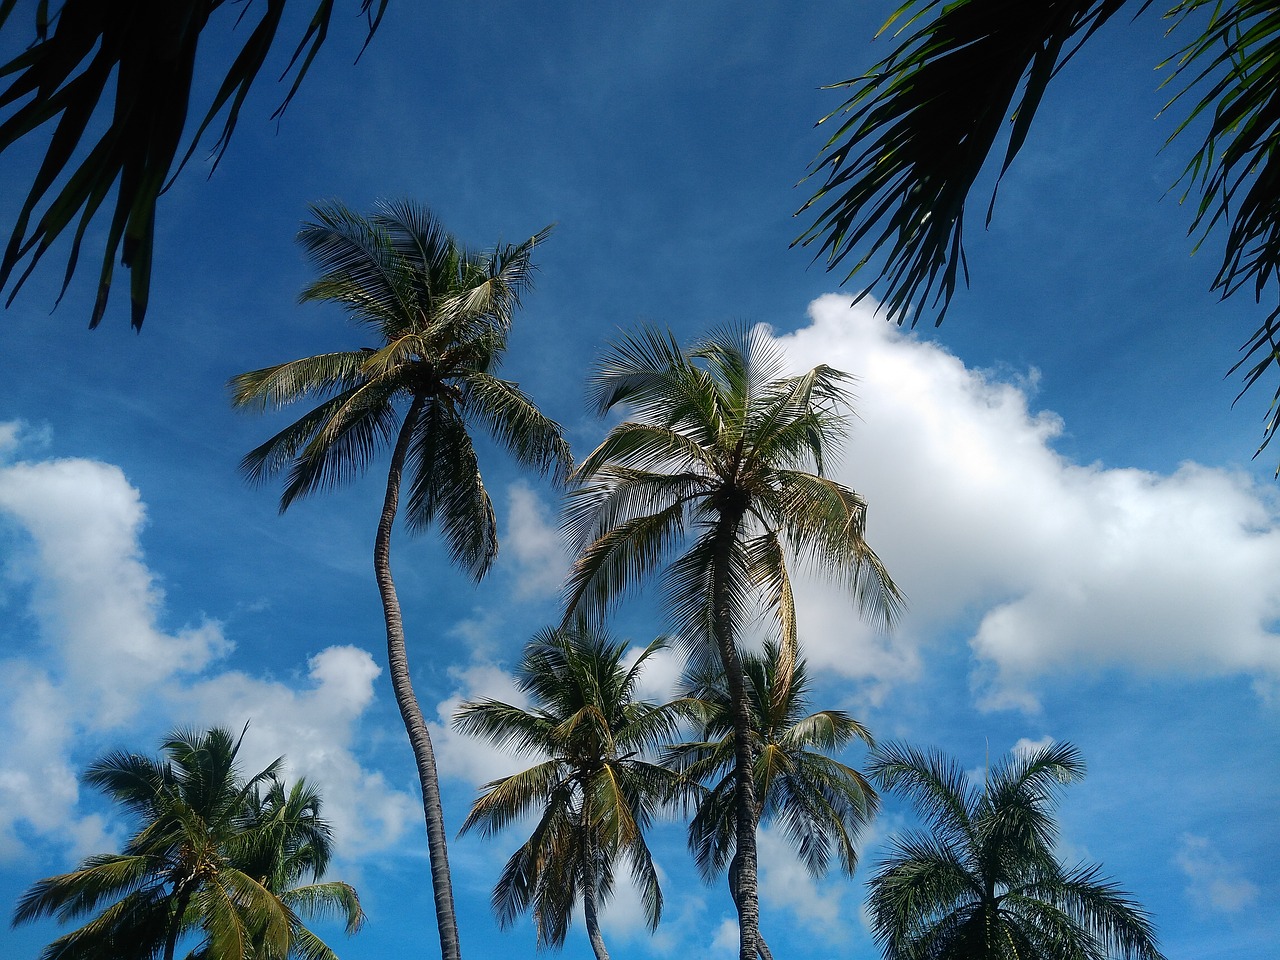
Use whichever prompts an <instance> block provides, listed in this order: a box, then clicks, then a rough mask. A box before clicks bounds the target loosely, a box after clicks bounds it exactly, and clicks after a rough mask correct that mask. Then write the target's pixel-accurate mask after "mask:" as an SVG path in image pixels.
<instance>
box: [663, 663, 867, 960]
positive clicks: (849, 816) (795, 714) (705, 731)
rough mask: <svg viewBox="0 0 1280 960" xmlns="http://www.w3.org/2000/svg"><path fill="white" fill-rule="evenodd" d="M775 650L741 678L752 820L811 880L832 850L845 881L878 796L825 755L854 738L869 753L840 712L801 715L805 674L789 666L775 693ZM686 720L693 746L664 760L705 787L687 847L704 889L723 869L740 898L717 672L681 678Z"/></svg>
mask: <svg viewBox="0 0 1280 960" xmlns="http://www.w3.org/2000/svg"><path fill="white" fill-rule="evenodd" d="M780 661H781V650H780V648H779V647H778V646H777V644H775V643H772V642H769V643H766V644H765V648H764V653H763V655H760V654H744V655H743V656H742V667H743V673H744V675H745V678H746V682H747V696H748V697H749V699H750V701H751V736H752V741H753V742H752V752H753V754H754V755H755V758H756V759H755V770H754V774H755V797H756V812H755V816H756V821H757V822H758V823H769V822H775V821H776V822H778V823H779V824H780V826H781V829H782V832H783V834H784V835H785V836H786V837H787V839H788V840H789V841H790V842H791V843H792V845H793V846H794V847H795V848H796V850H797V852H798V853H799V854H800V859H801V861H802V862H803V863H804V865H805V866H806V867H807V868H808V870H809V872H810V873H811V874H812V875H813V876H815V877H816V876H822V875H824V874H825V873H826V872H827V868H828V866H829V865H830V861H831V853H832V850H833V848H834V850H835V853H836V856H837V858H838V861H839V864H840V867H841V869H843V870H844V872H845V873H846V874H848V875H850V876H852V875H853V872H854V870H855V868H856V867H857V864H858V848H857V840H858V834H859V833H860V832H861V830H862V828H863V827H865V826H866V825H867V824H868V823H869V822H870V821H871V819H872V818H873V817H874V816H875V812H876V809H877V807H878V806H879V797H878V796H877V795H876V792H875V789H874V788H873V787H872V786H871V784H870V783H868V782H867V780H866V778H865V777H863V776H862V774H860V773H859V772H858V771H857V770H855V769H853V768H852V767H850V766H848V765H846V764H844V763H841V762H840V761H838V760H835V759H833V758H832V757H830V756H828V753H830V752H832V751H837V750H842V749H844V748H845V747H847V746H849V745H850V744H851V743H852V742H853V741H855V740H861V741H862V742H864V743H866V744H867V745H868V746H875V742H874V741H873V740H872V737H871V734H870V733H869V732H868V731H867V728H866V727H864V726H863V725H862V724H861V723H859V722H858V721H857V720H855V719H854V718H853V717H851V716H849V715H848V714H847V713H845V712H843V711H841V710H820V711H818V712H816V713H806V711H807V709H808V691H809V676H808V671H807V669H806V667H805V661H804V660H803V659H800V660H797V661H796V664H795V667H794V669H793V671H792V675H791V679H790V682H789V683H787V684H786V685H785V686H781V685H780V680H781V677H780V676H779V672H778V668H779V665H780ZM685 691H686V698H687V699H686V700H685V703H686V707H685V709H686V712H689V713H690V714H692V715H693V716H694V717H696V718H697V722H698V726H699V731H700V733H701V736H702V739H701V740H700V741H695V742H690V743H682V744H679V745H677V746H675V747H673V748H672V749H671V750H670V751H669V752H668V755H667V760H668V762H670V763H672V764H673V765H675V766H676V767H677V768H678V769H680V770H681V771H683V772H684V773H685V775H686V776H689V777H690V778H692V779H694V780H697V781H699V782H703V783H709V786H708V788H707V790H706V792H705V793H703V794H701V796H700V797H699V799H698V804H697V809H696V811H695V813H694V816H693V819H692V820H691V822H690V824H689V847H690V849H692V850H693V853H694V858H695V860H696V861H697V864H698V869H699V870H700V871H701V872H702V876H703V878H704V879H705V880H707V882H710V881H711V880H713V879H714V878H715V877H716V876H717V875H718V874H719V873H720V872H721V871H723V870H724V869H725V866H726V865H728V867H729V871H728V876H729V892H730V894H731V895H732V896H733V899H734V902H735V903H736V902H737V901H738V899H739V894H738V880H739V878H740V874H741V870H740V868H739V866H738V862H737V857H736V856H735V849H736V845H735V838H736V836H737V805H736V804H735V802H734V796H735V779H734V749H733V703H732V701H731V699H730V697H729V691H728V688H727V686H726V684H725V680H724V674H723V673H721V672H720V671H718V670H711V671H705V670H704V671H701V672H696V673H694V674H692V675H691V676H689V677H688V678H687V682H686V685H685ZM759 948H760V955H761V957H764V958H765V960H768V958H769V956H770V954H769V951H768V948H767V946H766V945H765V940H764V937H763V935H761V936H760V938H759Z"/></svg>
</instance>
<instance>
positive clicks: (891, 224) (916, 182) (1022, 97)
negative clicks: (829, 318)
mask: <svg viewBox="0 0 1280 960" xmlns="http://www.w3.org/2000/svg"><path fill="white" fill-rule="evenodd" d="M1153 5H1155V4H1154V0H1055V2H1052V3H1049V2H1041V3H1009V2H1008V0H905V2H902V3H900V4H895V5H894V6H895V9H894V13H893V15H892V16H891V17H890V18H889V20H888V22H886V23H885V25H884V27H882V28H881V32H882V33H883V32H885V31H888V30H892V29H896V30H897V35H898V37H899V38H900V39H898V40H896V41H895V45H894V47H893V48H892V51H891V52H890V53H889V55H888V56H887V57H885V58H884V59H883V60H881V61H880V62H879V63H877V64H876V65H875V66H873V67H872V68H871V69H870V70H868V71H867V72H866V73H863V74H861V75H859V76H856V77H853V78H851V79H848V80H845V81H842V82H840V83H837V84H834V85H833V86H835V87H840V88H845V89H848V90H849V91H850V95H849V98H848V99H847V100H846V101H845V102H844V104H843V105H842V106H841V107H840V108H839V109H837V110H836V111H834V112H833V113H831V114H830V115H829V116H827V117H825V118H824V119H823V121H822V122H823V123H827V122H831V123H832V124H833V125H835V126H836V127H837V129H836V130H835V131H834V132H833V133H832V135H831V137H830V139H829V140H828V141H827V143H826V145H825V146H824V148H823V150H822V153H821V155H820V156H819V158H818V160H817V162H816V163H815V165H814V169H813V173H812V175H814V176H821V177H824V178H825V179H824V180H823V182H822V185H821V186H820V187H819V188H818V189H817V191H816V192H815V193H814V195H813V196H812V197H811V198H810V199H809V200H808V202H807V203H806V204H805V207H804V209H805V210H810V211H812V213H813V214H814V221H813V223H812V225H811V226H810V227H809V229H808V230H807V231H806V232H805V233H804V234H803V235H802V236H800V237H799V238H798V239H797V240H796V241H795V243H798V244H801V245H808V244H816V246H817V248H818V252H817V254H816V256H817V257H819V258H822V259H825V261H826V263H827V268H828V269H835V268H837V267H839V266H840V265H841V264H843V263H845V262H848V263H852V264H854V266H853V268H852V269H851V270H850V271H849V274H848V276H847V277H846V279H849V278H852V277H853V275H854V274H856V273H858V272H859V271H860V270H862V268H863V267H865V266H867V265H868V264H872V265H873V269H875V270H877V271H878V273H877V276H876V277H875V278H874V279H873V280H871V281H870V282H869V283H867V284H866V285H865V292H864V293H863V294H860V296H865V295H866V294H867V293H872V292H877V291H878V293H879V295H880V296H881V297H882V299H883V303H884V307H885V309H886V311H887V313H888V315H889V317H890V318H892V319H894V320H897V321H898V322H899V323H902V322H903V321H904V320H906V319H908V318H909V319H910V320H911V322H912V324H914V323H915V322H916V321H917V320H918V319H919V318H920V317H921V316H922V315H923V314H924V312H925V311H926V310H932V309H934V308H937V321H938V322H939V323H940V322H941V321H942V317H943V315H944V314H945V312H946V307H947V304H948V303H949V302H950V300H951V298H952V295H953V294H954V293H955V289H956V284H957V282H958V279H959V277H960V275H961V274H963V275H964V276H965V278H966V280H967V278H968V267H967V264H966V261H965V256H964V245H963V234H964V214H965V207H966V204H967V202H968V199H969V193H970V192H971V190H972V189H973V186H974V184H975V183H976V182H977V180H978V177H979V174H980V173H981V171H982V170H983V168H984V166H985V165H986V162H987V160H988V159H989V158H991V157H992V155H993V154H997V153H999V152H1003V157H1002V158H1001V164H1000V171H999V174H1000V176H1003V175H1004V173H1005V172H1007V171H1008V169H1009V167H1010V166H1011V165H1012V163H1013V161H1014V158H1015V157H1016V156H1017V154H1018V152H1019V151H1020V150H1021V148H1022V145H1023V143H1024V142H1025V141H1026V137H1027V133H1028V131H1029V130H1030V127H1031V124H1032V121H1033V119H1034V117H1035V114H1036V110H1037V109H1038V108H1039V106H1040V103H1041V100H1042V99H1043V97H1044V93H1045V91H1046V89H1047V87H1048V86H1049V85H1050V83H1051V82H1052V80H1053V78H1054V77H1055V76H1057V74H1058V71H1059V69H1061V68H1062V66H1063V65H1064V64H1065V63H1066V62H1067V61H1068V60H1069V59H1070V58H1071V57H1072V56H1073V55H1074V54H1075V52H1076V50H1077V49H1079V47H1080V45H1081V44H1083V43H1086V42H1088V40H1089V39H1090V38H1091V37H1092V36H1093V35H1094V33H1095V32H1096V31H1097V30H1098V29H1099V28H1100V27H1102V26H1103V24H1105V23H1106V22H1107V21H1108V20H1110V19H1111V18H1112V17H1115V16H1116V15H1117V14H1120V13H1122V12H1129V13H1131V15H1132V16H1134V17H1136V16H1138V15H1140V14H1142V13H1144V12H1146V11H1147V9H1148V8H1149V7H1151V6H1153ZM1160 6H1161V7H1162V8H1163V10H1164V15H1165V19H1166V20H1167V21H1168V22H1170V24H1171V25H1172V29H1170V31H1169V35H1170V38H1171V39H1172V40H1173V41H1174V42H1175V44H1176V41H1177V39H1178V38H1179V37H1185V42H1183V43H1181V44H1176V45H1175V46H1171V47H1170V49H1169V50H1168V51H1167V53H1166V54H1165V55H1163V56H1162V57H1161V58H1160V59H1162V60H1163V63H1162V64H1161V66H1163V65H1165V64H1173V65H1174V66H1173V71H1174V72H1173V74H1172V75H1171V77H1170V79H1175V78H1176V82H1177V83H1178V84H1180V85H1181V86H1182V89H1181V90H1180V91H1179V92H1178V93H1177V94H1176V95H1174V96H1173V97H1172V101H1171V103H1170V106H1171V107H1172V106H1175V103H1176V106H1177V107H1178V108H1181V109H1183V110H1184V111H1185V114H1186V119H1185V120H1183V121H1182V123H1181V124H1180V125H1179V126H1178V127H1177V128H1176V131H1175V136H1178V135H1181V134H1182V133H1183V131H1184V130H1187V128H1188V127H1191V129H1192V130H1193V131H1197V132H1193V133H1191V134H1189V135H1191V136H1200V135H1201V134H1200V132H1199V131H1203V136H1204V141H1203V143H1201V144H1199V145H1193V150H1192V152H1191V156H1190V159H1189V160H1188V163H1187V166H1186V168H1185V170H1184V173H1183V176H1182V182H1183V186H1184V187H1185V193H1186V194H1192V193H1196V194H1199V203H1198V204H1196V205H1195V207H1194V209H1195V213H1194V218H1193V221H1192V225H1191V232H1192V233H1195V234H1200V235H1201V240H1200V241H1199V242H1203V239H1205V238H1207V237H1208V236H1209V235H1210V234H1211V233H1213V234H1215V235H1216V234H1217V233H1218V231H1216V230H1215V228H1216V227H1218V226H1219V225H1220V224H1221V225H1222V226H1224V227H1225V228H1226V229H1225V231H1223V232H1222V235H1223V236H1224V238H1225V245H1224V246H1225V249H1224V252H1223V257H1222V265H1221V267H1220V268H1219V270H1218V274H1217V276H1216V278H1215V279H1214V283H1213V289H1214V290H1216V291H1218V292H1220V293H1221V294H1222V296H1223V297H1224V298H1225V297H1228V296H1230V295H1232V294H1234V293H1235V292H1236V291H1238V290H1240V289H1241V288H1244V289H1246V290H1249V291H1251V292H1252V293H1253V295H1254V297H1255V298H1256V299H1257V300H1258V301H1259V302H1261V300H1262V296H1263V293H1264V291H1265V290H1266V289H1267V288H1268V287H1271V288H1272V290H1273V292H1274V290H1275V288H1274V287H1273V286H1272V285H1273V284H1274V282H1275V281H1276V280H1277V279H1280V189H1277V187H1278V185H1280V151H1278V150H1277V149H1276V145H1277V128H1276V124H1275V111H1276V107H1277V103H1280V72H1277V71H1276V70H1275V68H1274V64H1275V60H1276V57H1277V55H1278V54H1280V18H1277V17H1276V16H1275V4H1274V3H1273V2H1271V0H1167V2H1166V3H1165V4H1161V5H1160ZM903 34H905V36H903ZM1178 101H1181V102H1178ZM1200 119H1204V120H1206V121H1207V122H1204V123H1199V122H1194V121H1197V120H1200ZM1006 131H1007V133H1006ZM1006 136H1007V141H1006V139H1005V138H1006ZM1001 144H1003V150H1002V151H1001V147H1000V145H1001ZM994 207H995V197H994V195H993V196H992V199H991V203H990V205H989V206H988V208H987V219H988V221H989V220H990V218H991V215H992V212H993V210H994ZM1277 336H1280V308H1271V309H1269V310H1268V312H1267V314H1266V316H1265V318H1264V319H1263V321H1262V323H1261V325H1260V326H1259V327H1258V329H1257V330H1256V331H1254V333H1253V334H1252V336H1250V338H1249V339H1248V340H1247V341H1246V342H1245V344H1244V347H1243V350H1244V352H1245V356H1244V359H1242V360H1241V361H1240V362H1239V363H1237V364H1236V366H1235V367H1234V368H1233V369H1232V372H1235V371H1236V370H1240V371H1243V373H1244V389H1248V388H1249V387H1250V386H1252V385H1253V384H1254V383H1255V382H1257V380H1258V379H1259V378H1261V377H1262V376H1263V374H1264V373H1266V372H1267V371H1268V370H1275V369H1277V368H1276V367H1273V364H1276V363H1277V358H1280V352H1278V351H1277V350H1276V348H1275V339H1276V337H1277ZM1276 395H1277V397H1280V390H1278V391H1277V394H1276ZM1278 426H1280V418H1275V417H1269V418H1268V423H1267V428H1266V433H1265V435H1264V438H1263V444H1262V446H1264V447H1265V446H1266V443H1267V442H1268V441H1269V440H1270V439H1271V437H1272V436H1274V435H1275V431H1276V429H1277V427H1278ZM1260 449H1261V448H1260Z"/></svg>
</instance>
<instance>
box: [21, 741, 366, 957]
mask: <svg viewBox="0 0 1280 960" xmlns="http://www.w3.org/2000/svg"><path fill="white" fill-rule="evenodd" d="M239 748H240V741H239V740H237V739H234V738H233V737H232V735H231V733H230V732H229V731H227V730H224V729H221V728H214V729H212V730H209V731H207V732H194V731H182V730H180V731H177V732H175V733H174V734H172V735H170V736H169V737H168V738H167V739H166V740H165V741H164V742H163V744H162V749H163V751H164V753H165V758H164V759H154V758H151V757H143V756H138V755H136V754H128V753H123V752H115V753H111V754H108V755H107V756H105V757H103V758H101V759H99V760H97V761H95V762H94V763H93V764H91V765H90V767H89V769H88V770H87V771H86V773H85V774H84V781H85V782H86V783H88V784H90V785H92V786H94V787H97V788H99V789H101V790H103V791H104V792H105V793H106V794H107V795H108V796H109V797H111V799H112V800H114V801H115V802H117V803H119V804H121V805H122V806H123V807H124V808H125V809H126V810H127V811H128V812H129V813H130V814H131V815H132V816H133V817H135V818H136V820H137V821H138V829H137V830H136V831H135V832H134V833H133V834H132V836H130V838H129V840H128V842H127V843H126V844H125V848H124V852H123V853H118V854H100V855H96V856H92V857H89V858H87V859H86V860H85V861H84V862H82V863H81V864H80V867H79V868H78V869H77V870H75V871H74V872H72V873H67V874H62V875H59V876H55V877H48V878H46V879H44V880H40V881H38V882H37V883H36V884H34V885H33V886H32V887H31V889H30V890H28V891H27V892H26V893H25V894H23V896H22V898H21V899H20V900H19V901H18V906H17V909H16V910H15V912H14V917H13V922H14V924H20V923H27V922H30V921H33V920H37V919H39V918H42V917H49V916H56V917H57V918H58V919H59V920H61V921H63V922H66V921H68V920H71V919H74V918H77V917H83V916H86V915H88V914H92V913H97V916H96V917H94V918H93V919H92V920H90V921H89V922H88V923H86V924H84V925H83V926H81V927H79V928H78V929H76V930H73V931H71V932H70V933H68V934H65V935H63V936H61V937H59V938H58V939H57V940H55V941H53V943H51V944H49V946H48V947H46V948H45V950H44V952H43V953H42V954H41V957H42V960H155V958H159V957H163V958H164V960H173V957H174V952H175V949H176V948H177V945H178V943H179V942H180V941H182V940H183V939H184V938H188V937H199V941H198V945H197V946H196V947H195V948H194V949H193V950H192V955H193V956H196V957H203V958H217V960H288V958H291V957H297V958H305V960H336V955H335V954H334V953H333V951H332V950H331V949H329V947H328V946H326V945H325V944H324V942H323V941H321V940H320V939H319V938H318V937H317V936H316V935H315V934H314V933H312V932H311V931H310V930H308V929H307V928H306V927H305V926H304V925H303V923H302V921H301V919H300V917H299V915H298V913H297V912H296V911H295V908H296V909H300V910H301V911H302V913H303V914H305V915H309V916H311V915H325V914H328V913H337V914H338V915H341V916H345V918H346V924H347V931H348V932H349V933H352V932H355V931H356V930H358V929H359V927H360V925H361V923H362V922H363V920H364V914H363V912H362V911H361V909H360V901H359V899H358V898H357V896H356V893H355V890H354V889H352V888H351V887H350V886H348V885H347V884H344V883H326V884H320V883H316V884H310V885H308V886H305V887H298V886H297V885H296V884H297V881H298V880H299V879H301V878H302V877H303V876H304V875H305V874H310V875H311V876H312V877H314V878H315V879H317V880H318V879H319V877H320V875H321V874H322V873H323V871H324V868H325V866H326V865H327V863H328V860H329V849H330V834H329V826H328V824H327V823H326V822H325V821H324V820H322V819H321V818H320V816H319V808H320V799H319V796H318V795H316V794H315V792H314V791H313V790H311V788H309V787H307V786H305V785H295V786H294V788H293V789H292V790H291V791H289V794H288V796H289V797H291V798H296V801H295V803H294V805H293V809H291V810H287V809H284V808H282V807H281V806H280V804H279V803H278V802H277V798H280V799H284V798H285V797H286V794H285V791H284V787H283V785H282V784H281V783H280V781H279V779H278V771H279V768H280V765H281V763H282V761H281V760H277V761H275V762H274V763H272V764H271V765H270V766H268V767H267V768H266V769H264V770H262V771H261V772H259V773H257V774H255V775H253V776H252V777H250V778H248V779H247V780H245V779H244V778H243V777H242V776H241V775H240V772H239V770H238V768H237V766H236V755H237V753H238V751H239ZM264 786H265V787H267V792H266V795H265V796H266V798H267V799H266V800H265V801H264V800H263V799H262V794H260V792H259V791H260V789H261V788H262V787H264ZM299 804H300V805H301V806H299ZM285 806H286V807H288V804H287V803H286V805H285ZM303 807H305V811H303V810H302V808H303ZM302 812H305V815H301V816H298V815H295V814H298V813H302ZM304 849H305V850H306V851H307V853H306V854H305V855H304V856H301V857H295V856H294V855H296V854H299V853H300V851H302V850H304ZM104 905H105V907H104Z"/></svg>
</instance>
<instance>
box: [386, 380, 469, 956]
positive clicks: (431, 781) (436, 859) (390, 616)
mask: <svg viewBox="0 0 1280 960" xmlns="http://www.w3.org/2000/svg"><path fill="white" fill-rule="evenodd" d="M424 402H425V398H424V397H422V396H421V395H415V396H414V398H413V403H412V404H410V406H409V412H408V414H406V415H405V418H404V423H403V424H402V425H401V427H400V434H399V436H398V437H397V438H396V446H395V449H394V450H393V451H392V453H391V466H390V468H389V470H388V471H387V495H386V498H385V499H384V500H383V502H382V518H381V519H380V520H379V521H378V535H377V537H376V539H375V540H374V545H373V570H374V574H375V576H376V577H377V579H378V593H379V594H380V595H381V596H382V613H383V616H384V617H385V618H386V622H387V666H388V668H389V670H390V672H391V686H392V688H393V689H394V690H395V694H396V704H397V706H399V707H400V717H401V719H403V720H404V728H405V731H406V732H407V733H408V734H409V744H410V746H412V747H413V757H414V760H415V761H416V762H417V765H418V780H419V781H420V782H421V784H422V811H423V814H424V816H425V819H426V823H427V850H428V852H429V854H430V857H431V887H432V891H433V893H434V894H435V906H436V925H437V926H438V927H439V929H440V955H441V957H442V958H443V960H461V956H462V954H461V949H460V947H459V944H458V920H457V916H456V914H455V912H454V906H453V883H452V880H451V879H450V874H449V853H448V849H447V846H446V841H445V829H444V810H443V808H442V807H441V805H440V780H439V777H438V776H437V774H436V754H435V749H434V748H433V747H432V746H431V734H430V733H429V732H428V731H427V724H426V721H425V720H424V719H423V717H422V710H421V709H420V708H419V706H418V698H417V697H416V696H415V695H414V692H413V683H412V681H411V680H410V677H409V659H408V655H407V653H406V651H405V643H404V620H403V618H402V617H401V615H400V600H399V598H398V597H397V596H396V585H395V581H394V580H393V579H392V578H391V527H392V525H393V524H394V523H395V518H396V510H397V508H398V507H399V504H400V478H401V475H402V474H403V473H404V461H405V457H406V456H407V454H408V451H409V441H410V438H411V437H412V436H413V431H414V428H415V427H416V426H417V422H418V417H419V415H420V414H421V413H422V407H423V405H424Z"/></svg>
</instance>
